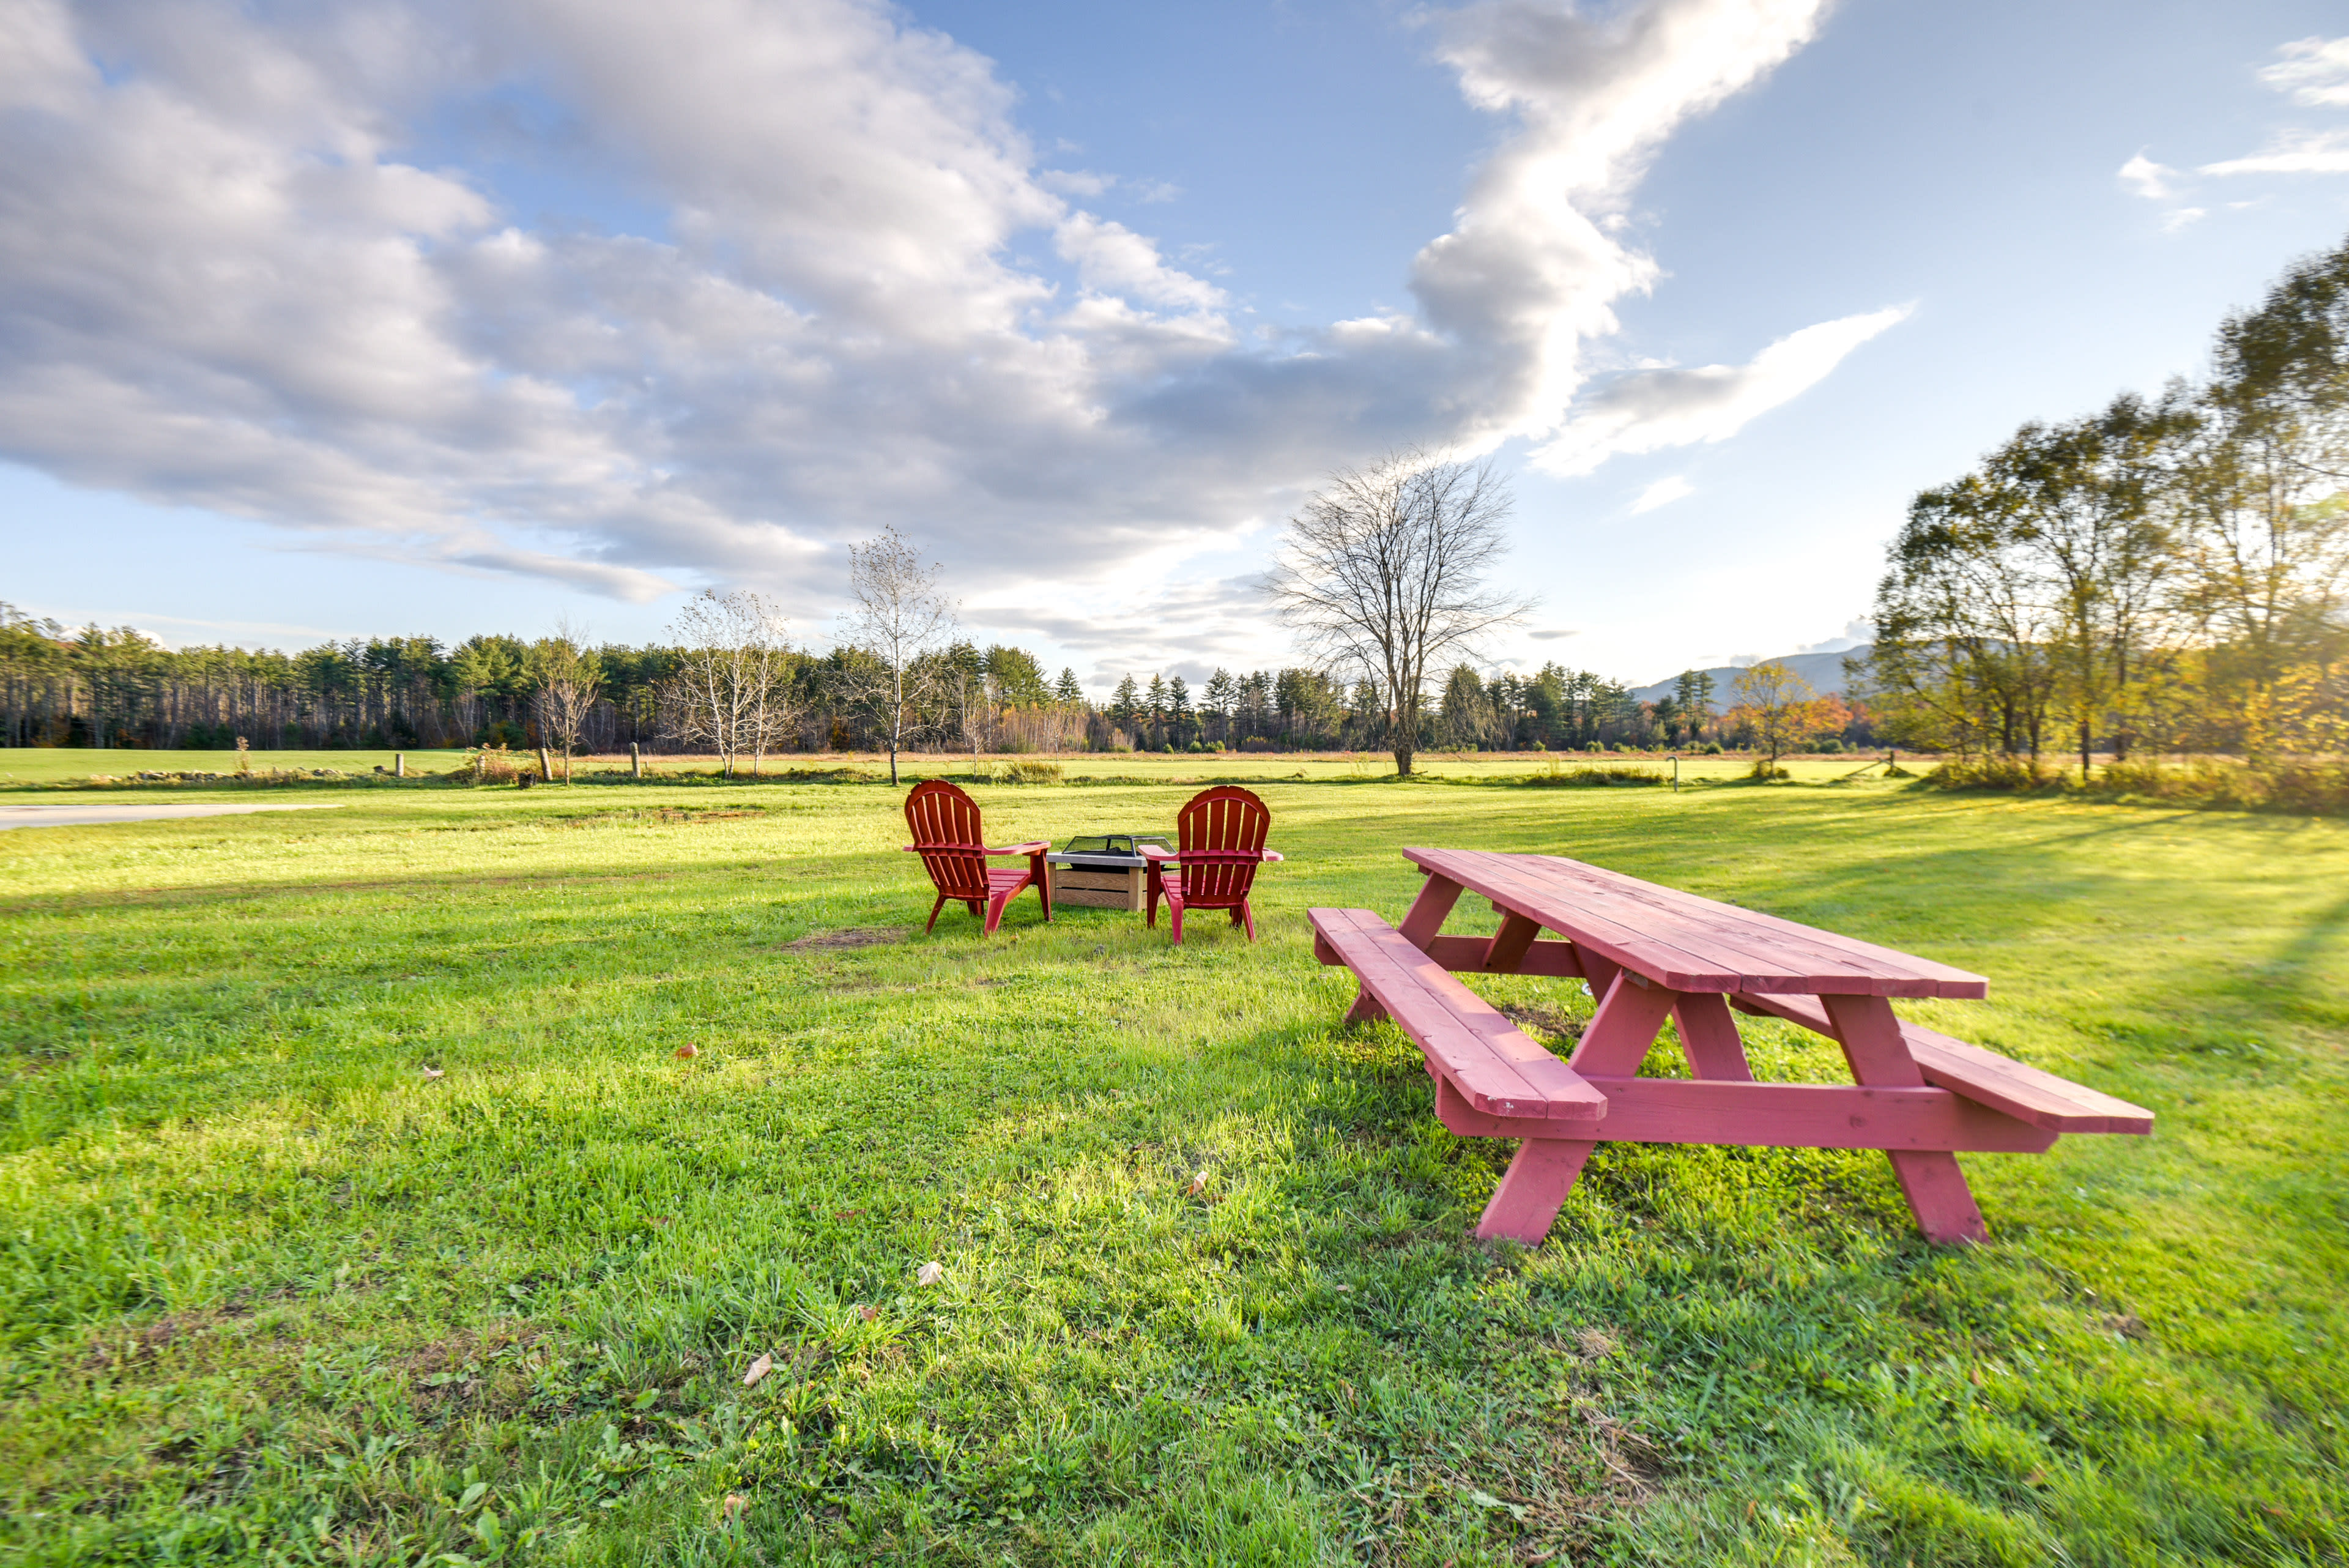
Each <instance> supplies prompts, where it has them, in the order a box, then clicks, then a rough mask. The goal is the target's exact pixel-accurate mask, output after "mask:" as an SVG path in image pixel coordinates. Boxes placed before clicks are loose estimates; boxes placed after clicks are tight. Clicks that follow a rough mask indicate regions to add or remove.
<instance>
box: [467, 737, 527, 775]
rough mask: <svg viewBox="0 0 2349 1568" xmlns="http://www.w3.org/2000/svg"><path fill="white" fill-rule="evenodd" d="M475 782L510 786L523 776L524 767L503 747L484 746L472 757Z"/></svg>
mask: <svg viewBox="0 0 2349 1568" xmlns="http://www.w3.org/2000/svg"><path fill="white" fill-rule="evenodd" d="M472 768H473V782H474V783H475V784H512V783H513V782H514V780H515V779H517V778H519V777H521V776H522V766H521V764H520V763H517V762H516V761H515V759H514V756H513V753H511V752H509V751H507V750H506V749H505V748H504V747H503V746H483V747H482V748H481V750H480V751H478V752H475V753H473V757H472Z"/></svg>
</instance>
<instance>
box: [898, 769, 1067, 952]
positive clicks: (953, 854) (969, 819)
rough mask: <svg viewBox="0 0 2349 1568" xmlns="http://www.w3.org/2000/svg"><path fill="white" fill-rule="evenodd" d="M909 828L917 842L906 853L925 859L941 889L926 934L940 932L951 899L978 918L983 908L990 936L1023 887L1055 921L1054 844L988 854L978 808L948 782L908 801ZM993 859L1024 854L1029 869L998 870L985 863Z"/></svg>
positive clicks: (919, 790) (926, 786)
mask: <svg viewBox="0 0 2349 1568" xmlns="http://www.w3.org/2000/svg"><path fill="white" fill-rule="evenodd" d="M905 826H908V827H910V828H912V829H913V830H914V842H913V843H911V844H908V845H906V846H905V848H906V849H907V851H909V852H910V853H912V854H915V855H918V856H920V857H922V868H923V869H924V870H926V871H927V872H928V873H929V874H930V881H931V882H932V883H933V884H935V885H936V888H937V890H938V901H937V902H936V903H935V904H933V905H931V906H930V923H929V924H928V925H926V926H924V927H923V928H922V929H923V930H924V931H925V932H927V931H934V930H936V929H937V925H938V911H939V910H940V909H945V908H946V907H947V899H948V898H956V899H959V900H961V901H962V902H963V903H965V904H968V906H970V912H971V913H972V914H974V915H976V914H978V912H979V906H980V905H981V904H982V903H984V904H985V905H986V909H987V913H986V921H987V925H986V929H987V931H988V934H989V935H992V934H994V931H995V928H996V927H997V926H999V925H1000V924H1001V923H1002V921H1003V906H1004V905H1006V904H1008V903H1009V902H1011V900H1012V898H1013V897H1014V896H1015V895H1017V894H1018V893H1019V890H1020V889H1021V888H1031V887H1032V888H1035V889H1036V897H1037V898H1038V900H1039V901H1040V902H1041V903H1042V904H1043V906H1044V918H1045V919H1048V920H1049V919H1051V918H1052V891H1051V888H1050V885H1049V884H1047V883H1046V882H1045V880H1044V851H1046V850H1047V849H1050V848H1051V847H1052V846H1051V845H1050V843H1048V842H1046V841H1044V840H1042V839H1039V840H1037V841H1036V842H1035V843H1033V844H1008V845H1005V846H1003V847H1002V848H1000V849H989V848H988V846H987V841H986V839H985V838H984V837H983V836H981V835H980V833H979V826H978V802H977V801H975V800H973V799H971V798H970V796H968V795H967V794H964V793H963V792H962V791H961V790H959V789H957V788H956V787H955V786H954V785H952V784H948V783H947V781H946V780H944V779H930V780H928V781H926V783H923V784H916V785H915V786H914V791H913V793H912V794H909V795H907V796H906V797H905ZM990 855H1025V856H1026V857H1028V869H1026V870H1025V871H1009V870H1005V871H998V870H995V869H993V868H991V867H988V864H987V857H988V856H990Z"/></svg>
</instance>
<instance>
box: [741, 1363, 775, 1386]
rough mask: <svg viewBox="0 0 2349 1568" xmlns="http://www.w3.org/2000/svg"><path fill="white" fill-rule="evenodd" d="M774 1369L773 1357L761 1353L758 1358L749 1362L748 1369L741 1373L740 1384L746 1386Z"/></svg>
mask: <svg viewBox="0 0 2349 1568" xmlns="http://www.w3.org/2000/svg"><path fill="white" fill-rule="evenodd" d="M774 1369H775V1358H774V1357H773V1356H771V1355H761V1357H759V1359H758V1360H756V1361H754V1362H752V1363H750V1371H748V1372H745V1373H744V1374H742V1386H743V1387H745V1388H748V1387H749V1386H750V1385H752V1384H753V1383H756V1382H757V1381H758V1380H759V1379H760V1378H761V1377H764V1376H766V1375H767V1374H768V1373H770V1372H772V1371H773V1370H774Z"/></svg>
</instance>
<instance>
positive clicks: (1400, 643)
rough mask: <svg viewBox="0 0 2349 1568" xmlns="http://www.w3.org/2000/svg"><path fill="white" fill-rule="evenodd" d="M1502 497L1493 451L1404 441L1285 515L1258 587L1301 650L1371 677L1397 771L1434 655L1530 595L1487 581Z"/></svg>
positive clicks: (1406, 757) (1421, 714)
mask: <svg viewBox="0 0 2349 1568" xmlns="http://www.w3.org/2000/svg"><path fill="white" fill-rule="evenodd" d="M1510 506H1511V500H1510V495H1509V487H1508V482H1507V481H1506V479H1503V478H1502V477H1501V476H1500V475H1498V474H1496V473H1495V472H1494V470H1493V465H1492V463H1491V462H1474V463H1468V462H1452V461H1449V460H1447V459H1444V458H1441V457H1439V456H1436V455H1435V454H1433V453H1430V452H1425V451H1423V450H1421V449H1419V448H1416V447H1406V448H1403V449H1402V450H1400V451H1396V452H1389V453H1388V454H1387V455H1386V456H1384V457H1382V458H1381V459H1379V461H1378V462H1374V463H1372V464H1371V466H1370V467H1368V468H1363V469H1346V470H1342V471H1340V472H1338V473H1336V474H1334V475H1332V476H1331V478H1330V483H1328V484H1327V485H1325V486H1324V487H1323V488H1322V489H1321V491H1320V492H1319V493H1317V494H1316V495H1314V496H1313V497H1312V499H1310V500H1309V501H1308V502H1306V504H1305V505H1304V508H1303V509H1302V510H1301V511H1299V513H1298V514H1297V515H1296V516H1294V517H1292V518H1290V519H1289V523H1288V540H1287V543H1286V545H1285V548H1284V550H1283V553H1282V556H1281V559H1280V561H1279V563H1278V565H1277V566H1275V567H1274V568H1273V570H1272V572H1271V573H1270V575H1269V576H1268V577H1267V578H1266V588H1267V590H1268V592H1269V593H1270V594H1271V596H1272V600H1273V604H1274V606H1275V607H1276V609H1277V611H1278V614H1279V616H1280V618H1281V619H1282V620H1283V621H1284V622H1285V623H1287V624H1288V626H1289V627H1291V628H1294V629H1295V631H1296V632H1297V634H1298V638H1299V642H1300V643H1302V644H1303V646H1304V648H1305V649H1306V651H1307V653H1308V655H1309V657H1312V658H1315V659H1319V660H1320V661H1321V662H1322V663H1324V664H1325V665H1327V666H1329V667H1330V668H1331V669H1332V670H1342V671H1345V672H1348V673H1358V674H1359V675H1361V677H1362V678H1364V679H1366V680H1369V681H1371V684H1372V685H1374V686H1375V687H1376V688H1377V689H1378V692H1379V698H1380V700H1381V701H1382V702H1384V703H1385V704H1386V712H1385V714H1384V718H1383V723H1382V725H1381V728H1382V729H1383V730H1384V732H1385V739H1386V742H1387V745H1388V748H1389V749H1390V750H1392V752H1393V753H1394V760H1395V772H1396V773H1397V774H1399V775H1402V776H1404V777H1408V776H1409V775H1410V774H1411V760H1412V757H1413V754H1414V753H1417V752H1418V750H1419V747H1420V740H1421V733H1422V731H1423V727H1424V724H1425V722H1426V698H1427V682H1428V679H1429V677H1430V676H1431V675H1432V674H1433V672H1434V671H1435V670H1437V669H1438V668H1440V666H1441V661H1443V660H1444V659H1451V658H1457V657H1461V656H1464V655H1467V654H1471V653H1473V652H1474V651H1475V645H1476V642H1477V639H1479V638H1480V637H1482V636H1483V635H1484V634H1485V633H1486V632H1489V631H1492V630H1494V629H1495V628H1499V627H1503V626H1506V625H1508V624H1510V623H1511V622H1513V621H1516V620H1518V619H1520V618H1522V617H1523V616H1524V615H1525V614H1526V611H1527V610H1529V609H1531V608H1532V607H1533V604H1534V601H1533V600H1532V599H1530V598H1521V597H1516V596H1514V595H1512V594H1509V593H1507V592H1506V591H1504V590H1501V589H1498V588H1495V587H1491V586H1490V585H1488V584H1487V582H1486V581H1485V577H1486V575H1487V574H1488V573H1489V572H1490V571H1491V569H1492V568H1493V566H1494V565H1495V563H1496V562H1497V561H1498V560H1499V559H1500V557H1501V556H1502V555H1503V554H1504V553H1505V552H1506V550H1507V549H1508V541H1507V540H1506V538H1505V537H1504V536H1503V534H1502V531H1501V527H1502V524H1504V523H1505V522H1506V520H1507V518H1508V515H1509V510H1510Z"/></svg>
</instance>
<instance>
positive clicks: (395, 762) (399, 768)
mask: <svg viewBox="0 0 2349 1568" xmlns="http://www.w3.org/2000/svg"><path fill="white" fill-rule="evenodd" d="M391 776H392V777H394V778H396V779H404V778H406V777H407V776H408V753H406V752H394V753H391Z"/></svg>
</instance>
